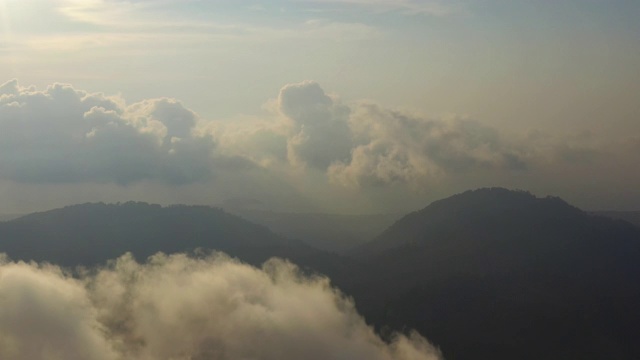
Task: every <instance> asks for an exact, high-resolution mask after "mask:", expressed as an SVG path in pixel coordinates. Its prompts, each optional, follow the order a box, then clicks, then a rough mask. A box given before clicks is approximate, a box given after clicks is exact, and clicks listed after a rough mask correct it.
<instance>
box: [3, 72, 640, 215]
mask: <svg viewBox="0 0 640 360" xmlns="http://www.w3.org/2000/svg"><path fill="white" fill-rule="evenodd" d="M264 109H265V112H264V113H263V114H261V115H260V116H248V115H246V116H238V117H237V118H233V119H226V120H211V119H202V118H200V117H199V116H198V115H197V114H196V113H194V112H193V111H192V110H190V109H188V108H186V107H185V106H184V105H183V104H182V103H181V102H180V101H178V100H175V99H167V98H159V99H147V100H142V101H140V102H137V103H133V104H127V103H126V101H125V100H124V99H122V98H120V97H119V96H106V95H103V94H100V93H88V92H86V91H82V90H78V89H75V88H73V87H72V86H71V85H66V84H54V85H51V86H49V87H47V88H46V89H45V90H37V89H35V88H34V87H22V86H20V85H19V84H18V82H17V81H16V80H12V81H9V82H6V83H5V84H3V85H0V191H3V190H2V187H3V186H7V187H8V188H9V190H6V192H7V193H11V194H14V193H15V194H20V195H19V196H18V198H17V200H16V203H18V204H24V203H25V200H24V199H25V198H29V197H31V196H32V195H31V194H37V193H38V191H39V190H42V189H44V190H42V191H43V192H44V193H47V191H46V190H50V189H52V188H55V190H54V191H55V192H56V193H59V194H61V195H60V198H61V199H63V200H59V201H58V202H56V203H55V204H50V205H42V206H46V207H54V206H61V205H66V204H68V203H75V202H85V201H97V200H99V201H113V197H114V196H115V195H118V194H119V195H120V196H119V197H118V199H119V200H125V201H126V200H132V198H131V197H132V196H137V197H135V198H134V199H135V200H141V201H149V202H165V203H167V202H171V203H174V202H193V201H194V200H193V199H197V200H198V201H202V202H204V203H207V204H215V203H224V202H226V201H227V200H229V199H234V198H243V199H246V200H249V201H252V202H256V203H261V204H265V207H266V208H268V209H275V208H278V209H280V210H284V211H296V210H298V211H300V210H301V211H312V212H323V211H330V212H331V211H336V210H335V209H339V211H343V210H344V209H349V210H348V211H357V212H363V211H364V212H375V211H381V212H386V211H398V210H399V209H400V208H401V209H402V210H403V211H404V210H407V208H411V207H418V206H422V205H424V203H425V202H428V201H432V200H435V199H437V198H438V197H442V196H445V195H448V194H450V193H451V192H457V191H461V190H465V189H468V188H471V187H478V186H504V187H510V188H525V189H530V190H532V191H534V192H543V193H545V192H549V191H551V192H553V193H557V194H560V195H562V196H565V197H566V198H567V199H569V200H571V201H573V202H575V203H577V204H579V205H581V206H586V207H589V206H593V205H591V204H589V202H591V201H594V200H593V197H592V196H585V195H584V194H585V193H589V194H593V193H600V194H605V193H606V194H609V195H607V196H608V197H611V196H614V195H612V194H611V191H610V189H612V188H613V189H619V190H616V191H617V195H615V196H617V198H618V199H617V201H618V202H621V203H622V202H624V203H629V204H634V200H632V199H638V198H640V193H638V192H637V191H635V190H632V189H635V188H636V187H635V184H636V183H637V181H640V177H639V175H640V173H639V172H637V171H635V169H636V168H637V166H634V165H635V163H637V153H638V149H640V145H638V144H640V141H639V140H638V139H640V135H638V134H629V137H628V138H626V139H613V140H607V139H605V138H603V137H602V136H601V135H599V134H597V133H592V132H590V131H587V130H583V129H576V132H575V134H569V135H559V134H553V133H546V132H544V131H540V130H537V131H534V130H532V131H530V132H528V133H525V134H505V133H503V132H501V131H499V129H497V128H495V127H492V126H490V125H488V124H486V123H483V122H480V121H477V120H474V119H472V118H466V117H460V116H456V115H451V116H443V117H436V118H430V117H426V116H424V115H420V114H412V113H409V112H407V111H398V110H392V109H387V108H384V107H382V106H380V105H377V104H375V103H371V102H358V101H356V102H344V101H342V100H341V99H340V98H339V97H338V96H336V95H333V94H330V93H327V92H325V91H324V89H322V87H321V86H320V85H319V84H318V83H315V82H312V81H305V82H301V83H295V84H288V85H285V86H284V87H283V88H282V89H281V90H280V92H279V94H278V96H277V98H275V99H272V100H269V101H268V102H267V103H266V104H265V106H264ZM80 184H82V185H83V186H87V190H85V191H83V193H86V194H95V193H101V194H104V195H102V196H101V197H98V198H96V197H92V196H84V197H83V196H81V195H78V194H80V192H78V191H76V190H75V189H76V188H77V187H78V186H79V185H80ZM65 186H67V187H65ZM70 186H72V187H73V188H70ZM136 187H137V188H136ZM134 188H135V189H134ZM154 189H156V190H154ZM158 189H159V190H158ZM563 189H564V190H563ZM623 189H626V190H623ZM629 189H631V190H629ZM178 191H180V194H179V195H175V196H173V195H172V196H168V197H169V198H170V199H168V200H167V199H165V198H163V197H162V195H161V194H176V193H177V192H178ZM630 191H632V192H634V193H633V194H630ZM48 193H51V191H49V192H48ZM132 194H133V195H132ZM615 196H614V197H615ZM33 197H34V198H33V199H31V200H29V201H31V202H34V203H36V202H39V201H41V200H40V199H42V198H43V196H36V195H33ZM200 199H206V200H200ZM582 199H584V200H585V201H587V203H585V202H583V201H581V200H582ZM605 200H607V199H605ZM608 201H611V200H608ZM614 201H616V200H614ZM595 202H596V203H598V205H597V206H598V207H602V206H603V205H601V204H600V202H599V201H595ZM409 203H411V204H410V205H409ZM634 206H635V205H634ZM5 211H15V210H11V209H10V210H5Z"/></svg>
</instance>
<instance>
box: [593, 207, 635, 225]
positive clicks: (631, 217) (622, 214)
mask: <svg viewBox="0 0 640 360" xmlns="http://www.w3.org/2000/svg"><path fill="white" fill-rule="evenodd" d="M591 214H593V215H599V216H606V217H609V218H612V219H620V220H624V221H628V222H630V223H632V224H633V225H635V226H640V211H591Z"/></svg>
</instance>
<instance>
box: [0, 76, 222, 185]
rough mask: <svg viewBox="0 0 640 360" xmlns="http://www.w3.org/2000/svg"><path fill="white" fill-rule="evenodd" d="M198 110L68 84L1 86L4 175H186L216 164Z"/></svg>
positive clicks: (110, 178)
mask: <svg viewBox="0 0 640 360" xmlns="http://www.w3.org/2000/svg"><path fill="white" fill-rule="evenodd" d="M196 121H197V116H196V114H194V113H193V112H192V111H190V110H188V109H186V108H185V107H184V106H183V105H182V104H181V103H180V102H178V101H176V100H172V99H153V100H145V101H142V102H139V103H135V104H131V105H126V103H124V101H123V100H122V99H119V98H117V97H107V96H104V95H102V94H90V93H87V92H84V91H81V90H76V89H74V88H73V87H71V86H70V85H65V84H54V85H52V86H49V87H48V88H47V89H45V90H43V91H38V90H36V89H34V88H23V87H20V86H19V85H18V83H17V81H15V80H13V81H9V82H7V83H5V84H3V85H1V86H0V169H1V170H2V171H1V172H0V176H2V177H4V178H5V179H10V180H15V181H19V182H33V183H56V182H62V183H65V182H116V183H120V184H128V183H131V182H135V181H138V180H146V179H154V180H160V181H164V182H168V183H187V182H193V181H196V180H198V179H203V178H206V177H207V176H208V175H209V174H210V172H211V162H210V159H211V157H210V154H211V152H212V150H213V148H214V144H213V141H212V140H211V139H210V138H208V137H196V136H193V135H192V133H191V130H192V128H193V127H194V126H195V124H196Z"/></svg>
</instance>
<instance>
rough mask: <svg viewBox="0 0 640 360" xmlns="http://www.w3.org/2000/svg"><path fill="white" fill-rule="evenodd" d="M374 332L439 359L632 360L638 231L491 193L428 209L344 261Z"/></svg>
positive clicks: (638, 352) (549, 200)
mask: <svg viewBox="0 0 640 360" xmlns="http://www.w3.org/2000/svg"><path fill="white" fill-rule="evenodd" d="M352 255H353V256H354V257H356V258H358V259H360V261H362V262H364V263H367V264H368V266H369V269H370V271H369V274H368V276H367V277H366V278H363V279H362V281H360V282H359V283H358V284H357V285H356V286H355V287H354V288H352V289H350V291H351V292H352V293H353V294H354V296H355V298H356V300H357V301H359V302H358V305H359V307H360V308H361V310H362V311H363V312H364V314H365V315H366V316H367V317H368V319H370V320H371V321H372V322H374V323H375V324H376V325H378V326H379V327H384V326H387V327H390V328H395V329H398V328H400V329H401V328H415V329H418V330H419V331H420V332H421V333H422V334H423V335H425V336H426V337H427V338H429V339H431V340H433V341H434V342H435V343H436V344H438V345H439V346H441V347H442V350H443V352H444V355H445V357H446V358H447V359H449V360H453V359H485V358H487V359H573V358H580V359H604V358H610V359H613V358H615V359H639V358H640V343H639V342H638V341H637V330H638V329H640V306H638V304H640V229H638V228H636V227H634V226H632V225H631V224H629V223H627V222H624V221H619V220H613V219H610V218H605V217H599V216H593V215H589V214H587V213H585V212H583V211H581V210H579V209H577V208H575V207H573V206H571V205H569V204H567V203H566V202H564V201H562V200H561V199H559V198H555V197H546V198H536V197H535V196H533V195H531V194H529V193H527V192H523V191H509V190H506V189H500V188H492V189H480V190H475V191H468V192H465V193H462V194H458V195H455V196H452V197H450V198H448V199H444V200H440V201H436V202H434V203H432V204H431V205H429V206H428V207H426V208H424V209H422V210H420V211H417V212H414V213H411V214H409V215H407V216H405V217H404V218H402V219H400V220H399V221H397V222H396V223H395V224H394V225H393V226H391V227H390V228H389V229H387V230H386V231H385V232H383V233H382V234H381V235H380V236H379V237H377V238H376V239H374V240H373V241H371V242H369V243H367V244H365V245H363V246H361V247H359V248H357V249H355V250H353V251H352Z"/></svg>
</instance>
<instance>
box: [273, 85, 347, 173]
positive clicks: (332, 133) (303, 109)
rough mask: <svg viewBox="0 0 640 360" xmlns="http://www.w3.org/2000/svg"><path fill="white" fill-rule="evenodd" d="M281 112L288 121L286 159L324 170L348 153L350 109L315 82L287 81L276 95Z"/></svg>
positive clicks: (345, 158)
mask: <svg viewBox="0 0 640 360" xmlns="http://www.w3.org/2000/svg"><path fill="white" fill-rule="evenodd" d="M278 107H279V110H280V112H281V113H282V114H283V115H284V116H285V117H286V118H287V119H288V120H289V121H290V122H291V127H292V129H291V133H290V137H289V139H288V142H287V149H288V157H289V161H290V162H292V163H294V164H299V163H303V164H308V165H310V166H312V167H314V168H317V169H321V170H325V169H327V168H328V167H329V165H331V163H333V162H335V161H348V159H349V157H350V153H351V147H352V143H351V132H350V130H349V124H348V117H349V112H350V110H349V108H348V107H347V106H345V105H342V104H340V103H339V102H337V101H336V100H334V99H332V98H331V97H329V96H328V95H327V94H325V92H324V90H322V88H320V85H318V84H317V83H314V82H309V81H307V82H303V83H299V84H289V85H286V86H285V87H283V88H282V90H280V95H279V96H278Z"/></svg>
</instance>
